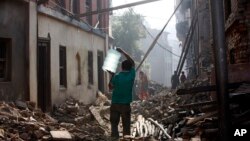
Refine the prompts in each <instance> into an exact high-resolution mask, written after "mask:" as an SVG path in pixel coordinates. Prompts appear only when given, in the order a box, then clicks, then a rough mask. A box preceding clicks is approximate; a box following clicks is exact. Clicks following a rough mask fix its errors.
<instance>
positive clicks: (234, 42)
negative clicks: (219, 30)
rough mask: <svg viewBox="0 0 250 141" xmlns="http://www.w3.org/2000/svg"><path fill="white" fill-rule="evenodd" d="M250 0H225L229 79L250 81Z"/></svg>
mask: <svg viewBox="0 0 250 141" xmlns="http://www.w3.org/2000/svg"><path fill="white" fill-rule="evenodd" d="M249 12H250V1H247V0H224V15H225V32H226V45H227V60H228V64H229V65H228V67H229V81H230V82H240V81H250V75H249V71H250V65H249V64H250V43H249V40H250V22H249V19H250V14H249Z"/></svg>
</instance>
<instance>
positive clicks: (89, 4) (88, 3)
mask: <svg viewBox="0 0 250 141" xmlns="http://www.w3.org/2000/svg"><path fill="white" fill-rule="evenodd" d="M85 5H86V13H88V12H91V11H92V2H91V0H86V2H85ZM86 20H87V22H88V23H89V24H90V25H92V15H91V14H90V15H87V16H86Z"/></svg>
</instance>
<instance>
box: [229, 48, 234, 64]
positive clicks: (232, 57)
mask: <svg viewBox="0 0 250 141" xmlns="http://www.w3.org/2000/svg"><path fill="white" fill-rule="evenodd" d="M229 62H230V64H235V49H231V50H230V53H229Z"/></svg>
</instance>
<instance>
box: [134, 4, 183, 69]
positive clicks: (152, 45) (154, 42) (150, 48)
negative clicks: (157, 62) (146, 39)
mask: <svg viewBox="0 0 250 141" xmlns="http://www.w3.org/2000/svg"><path fill="white" fill-rule="evenodd" d="M182 2H183V0H182V1H181V2H180V3H179V4H178V6H177V7H176V8H175V10H174V12H173V13H172V15H171V16H170V18H169V19H168V21H167V23H166V24H165V25H164V27H163V29H162V30H161V32H160V33H159V34H158V35H157V36H156V38H155V40H154V41H153V42H152V44H151V45H150V47H149V49H148V51H147V52H146V54H145V56H144V57H143V59H142V61H141V63H140V64H139V65H138V67H137V68H136V71H138V70H139V68H140V67H141V65H142V63H143V62H144V61H145V59H146V58H147V57H148V54H149V53H150V51H151V50H152V49H153V47H154V45H155V44H156V42H157V40H158V39H159V37H160V35H161V34H162V32H163V31H164V29H165V28H166V26H167V25H168V23H169V22H170V20H171V19H172V17H173V16H174V14H175V12H176V11H177V9H178V8H179V7H180V5H181V3H182Z"/></svg>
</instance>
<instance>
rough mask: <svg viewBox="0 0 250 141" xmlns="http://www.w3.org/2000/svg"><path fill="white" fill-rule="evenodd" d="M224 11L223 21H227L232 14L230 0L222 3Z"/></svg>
mask: <svg viewBox="0 0 250 141" xmlns="http://www.w3.org/2000/svg"><path fill="white" fill-rule="evenodd" d="M224 9H225V19H226V20H227V19H228V18H229V16H230V14H231V13H232V3H231V0H225V1H224Z"/></svg>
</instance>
